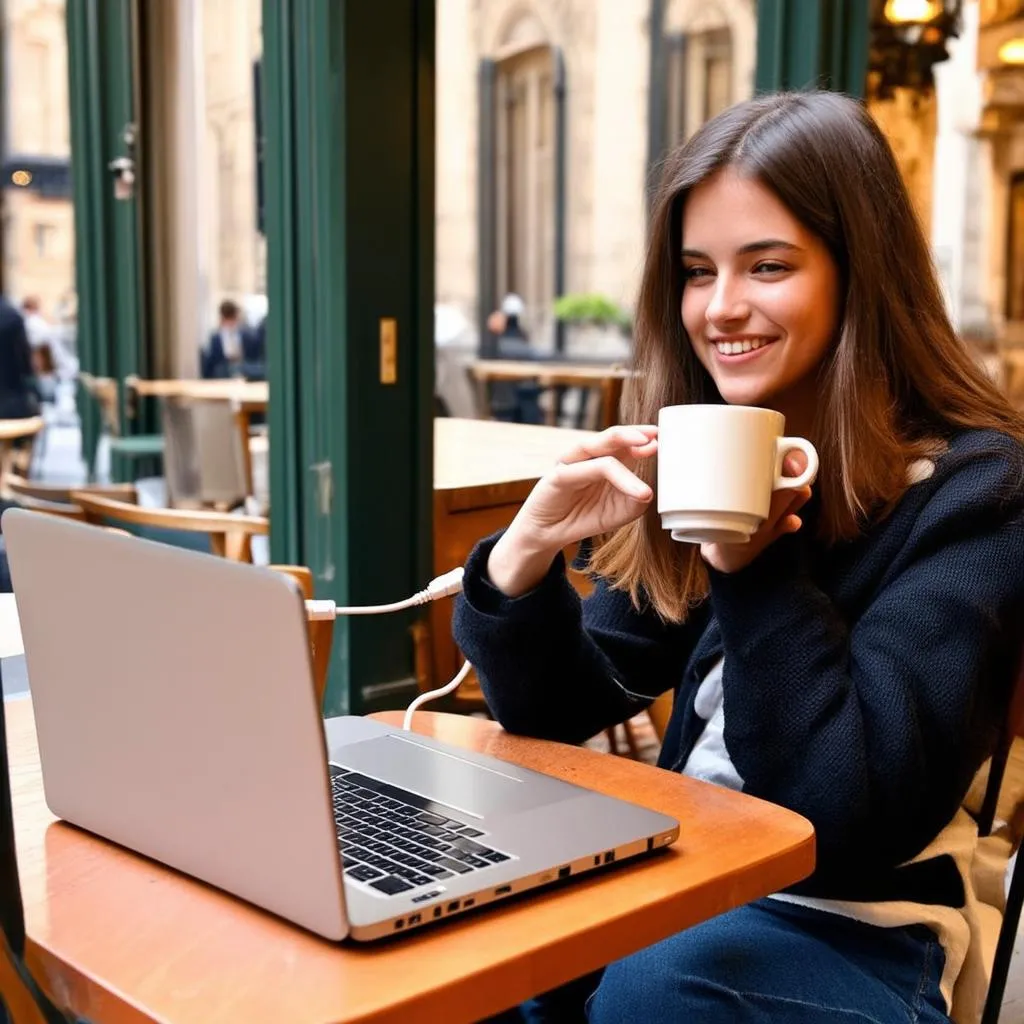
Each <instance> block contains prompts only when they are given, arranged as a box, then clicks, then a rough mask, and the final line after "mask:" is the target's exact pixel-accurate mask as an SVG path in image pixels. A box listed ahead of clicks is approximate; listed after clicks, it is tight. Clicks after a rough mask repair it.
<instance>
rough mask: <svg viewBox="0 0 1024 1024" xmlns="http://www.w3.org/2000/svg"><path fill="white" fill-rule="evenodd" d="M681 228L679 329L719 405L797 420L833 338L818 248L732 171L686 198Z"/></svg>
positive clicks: (825, 264) (823, 256) (778, 206)
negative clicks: (774, 412)
mask: <svg viewBox="0 0 1024 1024" xmlns="http://www.w3.org/2000/svg"><path fill="white" fill-rule="evenodd" d="M682 228H683V232H682V234H683V278H684V286H683V304H682V316H683V326H684V327H685V328H686V333H687V334H688V335H689V338H690V344H691V345H692V346H693V350H694V352H695V353H696V355H697V358H698V359H699V360H700V361H701V363H702V364H703V365H704V367H705V369H706V370H707V371H708V373H709V374H711V377H712V379H713V380H714V382H715V384H716V385H717V386H718V390H719V392H720V393H721V395H722V398H723V399H724V400H725V401H726V402H728V403H729V404H730V405H760V406H766V407H768V408H774V409H778V410H779V411H780V412H783V413H785V414H786V415H787V417H790V416H792V417H794V418H795V417H798V416H799V417H800V418H801V419H802V418H803V416H804V414H805V413H806V412H807V411H809V410H808V409H807V408H806V407H807V405H808V403H813V401H814V396H815V390H814V387H815V375H816V370H817V368H818V366H819V365H820V364H821V361H822V359H823V358H824V356H825V353H826V352H827V351H828V350H829V348H830V347H831V345H832V342H833V339H834V338H835V336H836V333H837V330H838V310H839V274H838V271H837V268H836V265H835V263H834V262H833V260H832V257H831V255H830V254H829V252H828V250H827V249H826V248H825V245H824V243H823V242H822V241H821V240H820V239H819V238H817V237H816V236H815V235H813V234H812V233H811V232H810V231H808V230H807V229H806V228H805V227H804V226H803V225H802V224H801V223H800V222H799V221H798V220H797V219H796V218H795V217H794V216H793V215H792V214H791V213H790V212H789V210H788V209H786V207H785V206H783V205H782V203H781V202H780V201H779V200H778V199H777V198H776V196H775V195H774V193H772V192H771V191H769V190H768V189H767V188H765V186H764V185H762V184H761V183H760V182H758V181H756V180H752V179H749V178H744V177H742V176H741V175H739V174H737V173H736V172H735V171H734V170H731V169H726V170H724V171H721V172H719V173H718V174H716V175H715V176H714V177H713V178H710V179H709V180H708V181H706V182H704V183H703V184H702V185H699V186H698V187H697V188H695V189H694V190H693V191H692V192H691V193H690V195H689V196H688V198H687V200H686V205H685V208H684V210H683V224H682Z"/></svg>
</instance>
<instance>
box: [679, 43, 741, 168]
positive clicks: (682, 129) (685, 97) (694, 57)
mask: <svg viewBox="0 0 1024 1024" xmlns="http://www.w3.org/2000/svg"><path fill="white" fill-rule="evenodd" d="M664 45H665V80H664V81H665V146H666V148H667V149H671V148H673V147H674V146H677V145H679V143H681V142H685V141H686V139H688V138H689V137H690V136H691V135H692V134H693V133H694V132H695V131H696V130H697V129H698V128H699V127H700V126H701V125H702V124H703V123H704V122H705V121H708V120H710V119H711V118H712V117H714V116H715V115H716V114H719V113H721V111H723V110H725V108H726V107H728V106H729V104H730V103H731V102H732V78H733V60H732V34H731V33H730V31H729V29H728V28H714V29H709V30H707V31H704V32H693V33H682V32H676V33H673V34H671V35H667V36H666V37H665V39H664Z"/></svg>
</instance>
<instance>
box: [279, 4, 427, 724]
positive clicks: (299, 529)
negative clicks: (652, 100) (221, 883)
mask: <svg viewBox="0 0 1024 1024" xmlns="http://www.w3.org/2000/svg"><path fill="white" fill-rule="evenodd" d="M263 19H264V21H263V26H264V32H263V35H264V51H263V61H264V72H263V73H264V80H265V83H266V87H265V89H264V90H263V91H262V92H263V97H264V103H265V110H264V117H265V124H266V149H265V153H266V225H267V253H268V267H267V277H268V288H267V291H268V299H269V320H268V330H267V354H268V376H269V379H270V389H271V401H270V415H269V422H270V437H271V439H272V443H271V445H270V482H271V495H272V497H271V504H272V514H271V557H272V559H273V561H275V562H289V563H299V564H305V565H308V566H309V567H310V568H311V569H312V570H313V573H314V576H315V579H316V587H317V594H318V596H320V597H329V598H333V599H334V600H336V601H338V602H339V603H342V604H377V603H386V602H390V601H394V600H398V599H400V598H402V597H405V596H407V595H409V594H411V593H413V592H415V591H417V590H419V589H420V588H422V587H423V586H424V584H425V582H426V580H427V579H429V577H430V575H431V505H432V478H433V472H432V451H433V430H432V396H433V358H434V356H433V353H434V345H433V302H434V279H433V262H434V244H433V242H434V236H433V232H434V120H433V119H434V3H433V0H374V3H366V2H365V0H264V5H263ZM392 325H393V327H394V328H395V331H396V335H397V337H396V341H397V348H396V367H397V374H396V377H395V380H394V381H393V382H390V383H389V382H385V381H384V380H382V376H384V375H383V374H382V358H381V350H382V337H385V338H386V337H387V336H388V334H389V330H390V328H391V326H392ZM412 622H413V615H412V614H403V615H391V616H374V617H354V618H350V619H341V620H339V622H338V625H337V628H336V630H335V641H334V648H333V653H332V659H331V673H330V678H329V682H328V691H327V698H326V704H325V708H326V710H327V712H328V713H333V714H337V713H343V712H346V711H349V712H361V711H365V710H367V709H369V708H372V707H379V706H386V705H391V706H396V705H398V704H400V703H401V702H402V701H404V700H406V699H407V698H408V696H409V694H410V693H411V692H413V690H414V689H415V681H414V651H413V641H412V636H411V632H410V627H411V625H412Z"/></svg>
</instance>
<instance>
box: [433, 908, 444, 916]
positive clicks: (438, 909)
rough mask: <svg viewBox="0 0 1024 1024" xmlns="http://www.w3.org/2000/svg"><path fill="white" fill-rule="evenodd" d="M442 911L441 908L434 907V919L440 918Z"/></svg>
mask: <svg viewBox="0 0 1024 1024" xmlns="http://www.w3.org/2000/svg"><path fill="white" fill-rule="evenodd" d="M443 909H444V908H443V907H434V917H440V916H441V911H442V910H443Z"/></svg>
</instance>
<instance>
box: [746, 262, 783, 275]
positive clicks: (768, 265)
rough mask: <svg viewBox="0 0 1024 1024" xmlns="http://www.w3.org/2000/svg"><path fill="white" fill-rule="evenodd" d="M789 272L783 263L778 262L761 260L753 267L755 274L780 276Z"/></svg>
mask: <svg viewBox="0 0 1024 1024" xmlns="http://www.w3.org/2000/svg"><path fill="white" fill-rule="evenodd" d="M787 270H789V267H787V266H786V264H785V263H780V262H779V261H778V260H761V262H760V263H758V264H757V265H756V266H755V267H754V273H755V274H781V273H785V272H786V271H787Z"/></svg>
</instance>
